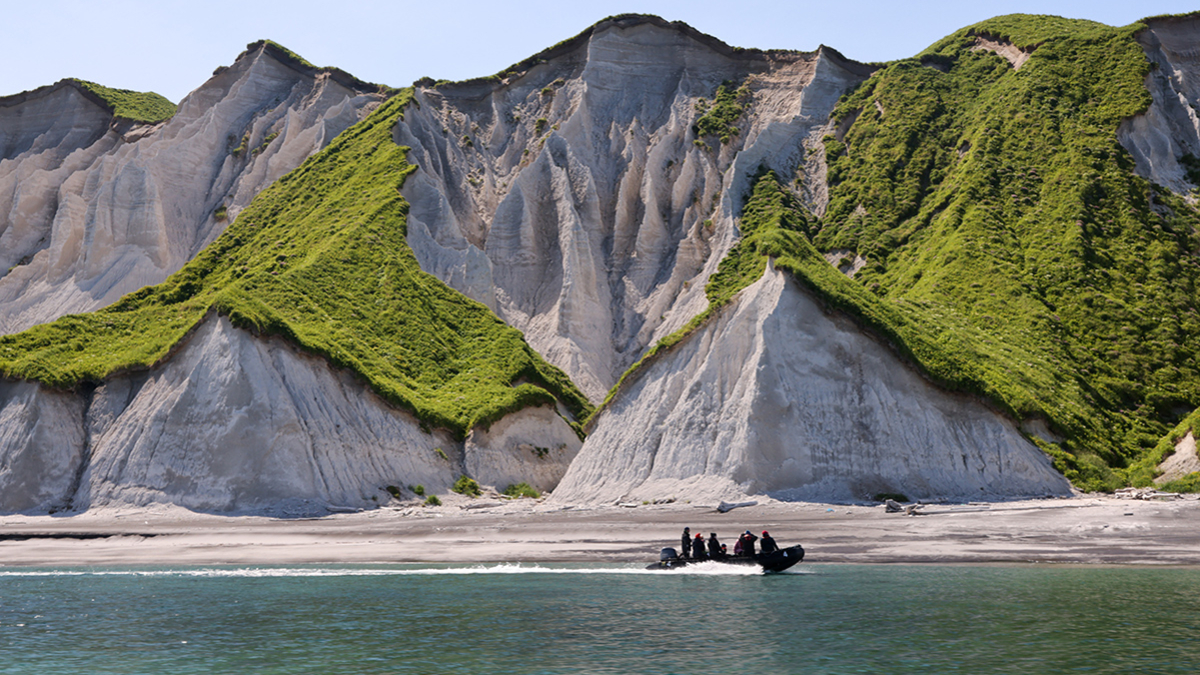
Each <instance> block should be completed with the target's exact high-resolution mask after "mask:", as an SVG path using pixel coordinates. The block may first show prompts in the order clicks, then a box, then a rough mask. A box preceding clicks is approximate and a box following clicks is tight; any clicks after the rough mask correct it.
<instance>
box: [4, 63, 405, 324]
mask: <svg viewBox="0 0 1200 675" xmlns="http://www.w3.org/2000/svg"><path fill="white" fill-rule="evenodd" d="M376 89H377V88H376V87H374V86H373V85H366V84H365V83H361V82H357V81H356V80H354V79H353V78H350V77H348V76H346V75H344V74H342V73H340V71H318V70H314V69H312V68H309V67H306V66H304V65H302V64H299V63H297V62H296V61H295V60H294V59H291V58H289V57H287V56H286V55H284V54H283V53H282V52H281V51H280V50H278V49H277V48H274V47H273V46H270V45H269V44H259V45H257V46H255V48H254V49H252V50H249V51H247V52H246V53H244V54H242V56H241V57H239V58H238V60H237V61H236V62H235V63H234V64H233V65H232V66H231V67H229V68H222V69H219V70H218V71H217V73H216V74H215V75H214V76H213V77H212V79H210V80H209V81H208V82H206V83H205V84H204V85H203V86H201V87H200V88H199V89H197V90H196V91H194V92H192V93H191V94H190V95H188V96H187V98H185V99H184V100H183V101H182V102H181V103H180V104H179V109H178V112H177V113H176V114H175V116H174V117H172V118H171V119H170V120H167V121H166V122H163V123H161V124H159V125H141V126H136V125H131V124H130V123H129V122H128V121H122V120H114V119H113V118H112V116H111V114H109V113H108V112H107V111H106V110H105V109H104V108H102V107H101V106H100V105H99V104H97V103H96V102H94V101H93V100H92V99H89V98H88V97H87V96H85V95H83V94H82V92H81V91H80V90H79V89H78V87H77V86H76V85H74V84H73V83H71V82H69V81H64V82H60V83H59V84H57V85H54V86H52V87H43V88H42V89H39V90H35V91H32V92H27V93H24V94H18V95H16V96H10V97H5V98H0V271H3V270H8V272H7V274H4V275H3V277H2V278H0V333H14V332H18V331H21V330H24V329H25V328H28V327H30V326H32V325H35V324H38V323H44V322H47V321H52V320H54V319H56V318H58V317H59V316H62V315H64V314H71V313H79V312H86V311H90V310H94V309H98V308H100V307H103V306H105V305H108V304H110V303H112V302H113V301H115V300H117V299H118V298H120V297H121V296H122V295H124V294H126V293H129V292H131V291H135V290H137V289H139V288H142V287H143V286H146V285H150V284H155V283H158V282H160V281H162V280H164V279H165V278H166V277H167V276H168V275H170V274H171V273H172V272H174V271H176V270H178V269H179V268H180V267H182V266H183V265H184V263H186V262H187V261H188V260H190V259H191V258H192V257H193V256H194V255H195V254H196V253H197V252H199V251H200V250H201V249H202V248H204V246H206V245H207V244H208V243H210V242H211V241H212V240H213V239H215V238H216V236H217V235H219V234H220V233H221V232H222V231H224V229H225V227H226V226H227V225H228V223H229V222H231V221H232V220H233V219H234V218H235V217H236V216H237V214H238V213H239V212H240V211H241V210H242V209H243V208H244V207H245V206H246V205H247V204H248V203H249V202H250V200H251V199H253V198H254V196H255V195H256V194H258V192H259V191H261V190H262V189H264V188H265V187H267V186H268V185H270V184H271V183H272V182H274V181H275V180H276V179H277V178H279V177H280V176H282V175H284V174H285V173H287V172H288V171H291V170H292V169H294V168H296V167H297V166H299V165H300V163H301V162H303V161H304V160H305V159H306V158H307V157H309V156H310V155H312V154H313V153H315V152H317V151H319V150H320V149H321V148H323V147H325V145H326V144H328V143H329V141H331V140H332V139H333V137H334V136H336V135H337V134H339V133H341V132H342V131H343V130H345V129H346V128H348V127H349V126H350V125H352V124H354V123H355V122H357V121H359V120H360V119H361V118H362V117H363V116H365V114H366V113H367V112H369V110H370V109H371V108H372V107H373V106H374V105H375V104H377V103H378V101H379V100H380V99H381V96H380V94H379V93H378V92H377V91H376ZM239 147H240V148H241V149H240V150H239ZM222 211H223V212H222Z"/></svg>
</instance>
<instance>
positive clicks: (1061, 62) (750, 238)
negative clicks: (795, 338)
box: [609, 16, 1200, 489]
mask: <svg viewBox="0 0 1200 675" xmlns="http://www.w3.org/2000/svg"><path fill="white" fill-rule="evenodd" d="M1138 28H1139V26H1137V25H1135V26H1130V27H1125V28H1111V27H1107V26H1103V25H1100V24H1094V23H1090V22H1081V21H1068V20H1063V19H1057V18H1053V17H1032V16H1010V17H1000V18H998V19H993V20H991V21H987V22H984V23H982V24H978V25H976V26H973V27H970V28H967V29H964V30H962V31H959V32H958V33H956V34H954V35H952V36H950V37H948V38H946V39H944V40H942V41H940V42H939V43H937V44H935V45H934V46H933V47H931V48H930V49H929V50H927V51H926V52H925V53H924V54H922V55H921V56H920V57H919V58H917V59H910V60H905V61H900V62H896V63H893V64H890V65H889V66H888V67H886V68H884V69H883V70H881V71H880V72H879V73H877V74H876V75H875V76H874V77H872V78H871V79H870V80H868V81H867V82H866V83H865V84H864V85H863V86H862V87H861V88H860V89H859V90H857V91H856V92H854V93H853V94H851V95H849V96H848V97H846V99H845V100H844V101H843V102H842V103H841V104H840V105H839V107H838V109H837V110H836V111H835V118H847V117H850V116H855V115H856V116H857V117H856V118H855V119H854V122H853V124H852V125H851V126H850V128H849V130H848V132H847V134H846V135H845V137H844V139H843V140H844V142H842V141H837V140H835V139H832V138H829V139H827V140H826V150H827V157H828V159H829V174H828V175H829V181H830V185H831V191H830V205H829V209H828V211H827V213H826V216H825V218H824V219H823V220H822V222H821V223H820V224H819V225H814V224H812V223H811V222H807V221H806V220H805V217H804V215H803V212H802V211H801V210H800V208H799V206H798V205H797V204H796V203H795V201H794V200H792V199H791V198H790V197H789V196H788V195H787V194H786V193H785V192H784V191H783V190H782V189H781V188H780V186H779V184H778V181H777V179H776V178H775V176H774V175H772V174H766V175H764V176H760V177H759V179H758V180H757V181H756V183H755V187H754V190H753V194H752V195H751V196H750V198H749V199H748V201H747V205H746V210H745V212H744V213H743V218H742V223H741V226H742V231H743V236H744V238H743V239H742V241H741V242H740V243H739V244H738V245H737V246H736V247H735V248H734V249H733V250H732V251H731V252H730V253H729V255H728V257H727V258H726V259H725V260H724V261H722V264H721V269H720V271H719V272H718V274H717V275H715V276H714V277H713V279H712V280H711V281H710V283H709V286H708V288H707V292H708V296H709V300H710V307H709V309H708V310H707V311H706V312H704V313H703V314H701V315H700V316H698V317H696V318H695V319H694V320H693V321H692V322H690V323H689V324H688V325H687V326H685V327H684V328H683V329H681V330H680V331H678V332H676V333H674V334H672V335H671V336H668V337H667V338H665V339H663V340H662V341H661V342H660V343H659V344H657V345H655V346H654V347H653V348H652V349H651V350H650V351H649V352H648V353H647V355H646V356H645V357H644V358H643V359H642V361H640V362H639V363H638V364H637V365H635V366H634V367H633V368H631V369H630V372H627V373H626V377H628V376H629V375H630V374H631V373H632V372H633V371H634V370H636V369H638V368H640V367H642V366H643V365H644V364H645V363H647V362H648V361H649V360H650V359H653V358H655V357H657V356H658V355H660V354H661V353H662V352H663V350H666V349H669V348H670V347H671V346H672V345H674V344H676V343H678V342H679V341H680V340H681V339H682V338H683V337H684V336H686V335H687V334H688V333H690V332H691V331H692V330H694V329H695V328H696V327H697V326H699V325H700V324H701V323H703V322H704V321H705V320H706V319H707V318H708V317H709V316H711V314H712V312H714V311H715V310H716V309H717V308H718V307H720V306H721V305H723V304H724V303H725V302H728V300H729V298H731V297H732V296H733V294H735V293H736V292H737V291H738V290H740V289H741V288H744V287H745V286H747V285H749V284H750V283H752V282H753V281H754V280H756V279H757V278H758V277H759V276H761V274H762V270H763V268H764V264H765V256H766V255H771V256H774V257H776V266H777V267H779V268H780V269H784V270H786V271H788V272H790V273H792V274H793V275H794V276H795V277H797V278H798V279H799V280H801V281H802V282H803V283H805V284H806V285H807V286H808V287H809V288H811V289H812V290H813V291H815V292H816V293H817V295H818V296H819V297H821V298H822V299H823V301H824V302H825V304H826V305H827V306H830V307H833V308H837V309H840V310H842V311H845V312H847V313H848V314H850V315H851V316H853V317H855V318H856V319H857V320H858V321H859V322H860V323H861V324H863V325H864V326H865V327H867V328H869V329H871V330H872V331H873V332H875V333H876V334H878V335H881V336H883V337H884V338H885V339H887V340H888V341H889V342H890V343H891V344H892V345H893V346H895V347H896V348H897V349H898V350H899V351H900V352H901V353H902V354H904V355H905V356H907V357H908V358H910V359H911V360H912V361H914V362H915V363H917V364H918V365H920V366H921V367H922V369H923V370H924V371H925V372H926V373H927V374H929V375H930V376H931V377H932V378H933V379H934V380H936V381H939V382H940V383H941V384H942V385H943V386H946V387H947V388H950V389H955V390H959V391H966V392H972V393H977V394H980V395H983V396H985V397H987V398H989V399H990V400H992V401H993V402H994V403H996V404H997V405H999V406H1000V407H1001V408H1003V409H1004V410H1005V411H1006V412H1007V413H1008V414H1010V415H1011V416H1013V417H1014V418H1017V419H1024V418H1029V417H1042V418H1044V419H1046V420H1047V421H1048V422H1049V424H1050V426H1051V427H1052V429H1053V430H1054V431H1056V432H1057V433H1059V434H1060V435H1062V436H1063V438H1064V440H1063V441H1062V442H1061V443H1046V442H1043V441H1040V440H1039V441H1037V442H1038V443H1039V445H1040V446H1041V447H1042V448H1043V449H1044V450H1046V451H1047V452H1049V453H1050V454H1051V455H1052V456H1053V457H1054V459H1055V464H1056V466H1057V467H1058V468H1059V470H1061V471H1063V472H1064V474H1065V475H1066V476H1067V477H1069V478H1070V479H1071V480H1072V481H1073V482H1075V484H1076V485H1079V486H1081V487H1083V488H1088V489H1111V488H1113V487H1117V486H1119V485H1121V484H1124V483H1125V482H1127V481H1128V482H1132V483H1134V484H1146V483H1148V482H1149V481H1150V480H1151V479H1152V478H1153V475H1154V470H1153V467H1154V465H1155V464H1156V463H1157V461H1156V460H1157V458H1158V457H1160V456H1161V454H1162V452H1158V451H1155V450H1152V448H1155V447H1159V445H1158V444H1159V439H1160V438H1162V437H1163V435H1164V434H1165V433H1166V432H1167V431H1168V430H1169V429H1170V428H1171V426H1173V424H1174V422H1175V421H1176V420H1177V419H1178V415H1179V411H1180V410H1181V409H1190V408H1193V407H1195V406H1197V405H1200V362H1198V355H1197V353H1196V350H1195V345H1196V344H1198V343H1200V340H1198V338H1200V317H1198V316H1197V313H1196V308H1197V307H1198V306H1200V295H1198V293H1197V287H1196V283H1197V280H1198V279H1200V264H1198V260H1197V256H1196V255H1195V251H1197V250H1200V236H1198V235H1197V225H1198V224H1200V218H1198V217H1197V214H1196V211H1195V210H1194V209H1192V208H1191V207H1189V206H1187V205H1186V204H1185V203H1184V202H1183V201H1182V200H1181V199H1179V198H1178V197H1176V196H1174V195H1173V194H1171V193H1169V192H1167V191H1166V190H1163V189H1160V188H1157V187H1155V186H1152V185H1150V184H1149V183H1147V182H1146V181H1145V180H1143V179H1141V178H1139V177H1137V176H1136V175H1135V174H1134V173H1133V166H1132V162H1131V160H1130V158H1129V156H1128V154H1127V153H1126V152H1125V151H1124V149H1123V148H1121V146H1120V145H1119V143H1118V142H1117V137H1116V132H1117V128H1118V126H1119V124H1120V123H1121V121H1122V120H1123V119H1125V118H1127V117H1129V116H1132V115H1134V114H1137V113H1138V112H1140V111H1142V110H1144V109H1145V108H1146V106H1147V105H1148V104H1149V95H1148V93H1147V92H1146V90H1145V88H1144V86H1143V84H1142V82H1143V79H1144V77H1145V75H1146V73H1147V70H1148V65H1147V62H1146V60H1145V57H1144V54H1143V52H1142V50H1141V48H1140V47H1139V46H1138V45H1137V43H1136V42H1135V41H1134V40H1133V34H1134V32H1135V31H1136V30H1137V29H1138ZM976 34H988V35H990V36H993V37H998V38H1004V39H1008V40H1011V41H1012V42H1013V43H1015V44H1017V45H1019V46H1034V45H1036V46H1037V48H1036V52H1035V54H1034V56H1033V57H1032V58H1031V59H1030V60H1029V61H1028V62H1027V63H1026V64H1025V65H1024V66H1023V67H1022V68H1021V70H1020V71H1014V70H1013V69H1012V67H1011V66H1010V65H1009V64H1008V62H1007V61H1005V60H1003V59H1002V58H1001V57H999V56H996V55H994V54H991V53H990V52H980V51H972V50H971V47H972V46H973V45H974V43H975V37H974V36H975V35H976ZM934 66H937V67H936V68H935V67H934ZM943 70H944V71H945V72H943ZM876 102H878V103H879V106H878V107H877V106H876ZM880 107H882V112H880V110H879V108H880ZM810 229H811V230H813V231H814V232H815V236H813V237H812V241H811V242H810V239H809V238H808V237H807V236H806V234H808V233H809V231H810ZM813 243H815V244H816V245H817V246H816V247H814V246H813ZM818 248H820V249H823V250H831V249H838V248H849V249H853V250H855V251H857V252H859V253H861V254H862V255H864V256H866V257H867V259H868V260H869V261H870V264H869V265H868V266H867V267H866V268H865V269H863V270H862V271H860V272H859V273H858V274H857V275H856V278H855V280H854V281H851V280H849V279H847V278H845V277H844V276H843V275H841V274H840V273H838V272H837V271H836V270H834V269H833V268H832V267H831V266H829V265H828V263H826V262H825V261H824V259H823V258H822V256H821V255H820V254H819V252H818V250H817V249H818ZM625 379H626V378H625V377H623V378H622V382H623V381H625ZM620 386H621V384H620V383H618V385H617V387H618V388H619V387H620ZM616 390H617V389H616V388H614V391H613V392H611V393H610V395H609V398H610V399H611V397H612V395H613V393H615V391H616ZM1193 417H1195V415H1193ZM1177 431H1178V430H1177ZM1184 433H1186V431H1185V432H1184ZM1178 435H1182V434H1178ZM1163 443H1166V441H1165V440H1164V441H1163Z"/></svg>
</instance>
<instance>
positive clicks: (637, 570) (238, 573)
mask: <svg viewBox="0 0 1200 675" xmlns="http://www.w3.org/2000/svg"><path fill="white" fill-rule="evenodd" d="M792 573H801V574H803V572H792ZM488 574H492V575H499V574H551V575H553V574H558V575H562V574H607V575H632V576H644V575H661V574H663V572H662V571H659V570H647V569H644V568H641V567H626V566H623V565H620V564H613V565H612V566H603V567H597V566H571V565H568V564H564V565H561V566H557V565H556V566H552V567H551V566H546V565H541V564H536V563H524V564H522V563H498V564H491V565H471V566H465V567H464V566H446V567H361V568H360V567H239V568H224V567H203V568H185V569H86V570H85V569H28V570H0V579H4V578H14V577H17V578H19V577H74V576H77V577H84V576H97V577H99V576H128V577H175V578H183V577H189V578H191V577H200V578H286V577H392V576H468V575H488ZM670 575H671V576H680V575H686V576H714V577H716V576H720V577H753V576H762V575H763V571H762V570H761V569H759V568H758V567H748V566H733V565H722V564H720V563H714V562H706V563H699V564H695V565H689V566H687V567H685V568H680V569H676V570H672V571H671V572H670Z"/></svg>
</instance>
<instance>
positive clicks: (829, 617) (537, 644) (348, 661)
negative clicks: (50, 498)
mask: <svg viewBox="0 0 1200 675" xmlns="http://www.w3.org/2000/svg"><path fill="white" fill-rule="evenodd" d="M804 568H805V569H802V570H800V571H798V572H796V573H785V574H778V575H766V576H763V575H759V574H751V573H748V572H749V571H748V570H732V569H722V570H697V571H691V572H689V571H684V572H665V573H664V572H653V573H651V572H645V571H642V570H639V569H637V568H636V567H630V566H617V565H612V566H596V565H592V566H584V565H573V566H572V565H558V566H530V565H525V566H486V567H470V566H449V567H435V568H431V567H429V566H425V567H416V566H373V567H295V568H251V569H236V568H204V569H169V570H168V569H164V570H131V569H110V570H99V569H88V570H83V569H79V570H46V569H14V568H0V673H72V674H78V673H171V674H182V673H251V672H253V673H459V674H461V673H489V674H491V673H522V674H524V673H546V674H549V673H654V674H655V675H666V674H669V673H734V672H736V673H805V674H820V673H879V674H885V675H901V674H905V673H914V674H918V673H919V674H920V675H937V674H944V673H971V674H980V673H1087V674H1102V673H1121V674H1123V675H1126V674H1130V673H1189V674H1192V673H1196V672H1198V671H1200V570H1190V569H1135V568H1061V567H1040V566H1029V567H967V566H962V567H937V566H851V565H845V566H840V565H839V566H833V565H822V566H807V565H806V566H804Z"/></svg>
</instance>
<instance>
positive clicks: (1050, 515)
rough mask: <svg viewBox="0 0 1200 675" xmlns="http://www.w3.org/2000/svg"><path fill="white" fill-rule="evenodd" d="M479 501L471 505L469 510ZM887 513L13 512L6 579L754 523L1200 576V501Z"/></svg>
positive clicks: (606, 550)
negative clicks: (56, 571) (50, 570)
mask: <svg viewBox="0 0 1200 675" xmlns="http://www.w3.org/2000/svg"><path fill="white" fill-rule="evenodd" d="M464 507H470V508H464ZM923 510H924V514H922V515H918V516H909V515H905V514H903V513H886V512H885V509H884V507H883V506H856V505H840V504H814V503H794V502H775V501H766V502H764V503H760V504H758V505H756V506H749V507H742V508H738V509H735V510H733V511H730V512H728V513H718V512H717V511H716V505H715V504H712V505H709V504H695V505H692V504H680V503H675V504H664V505H640V506H638V507H636V508H623V507H619V506H603V507H584V506H575V507H570V506H565V507H564V506H558V505H554V504H545V503H540V502H535V501H533V500H528V499H523V500H516V501H511V502H500V501H494V500H487V499H480V500H473V501H471V500H466V499H465V498H463V499H462V500H459V501H455V502H454V503H450V504H447V505H445V506H441V507H435V508H421V507H400V508H396V507H384V508H380V509H375V510H371V511H361V512H355V513H334V514H330V515H328V516H325V517H320V518H296V519H279V518H270V517H264V516H256V515H212V514H203V513H195V512H192V511H188V510H186V509H183V508H180V507H175V506H167V505H155V506H151V507H145V508H112V509H101V510H93V511H89V512H86V513H82V514H77V515H71V516H57V515H53V516H45V515H42V516H22V515H9V516H0V571H4V570H11V569H14V568H29V567H73V568H78V567H90V566H148V565H154V566H194V565H254V566H272V565H289V564H400V563H416V564H421V563H458V564H462V563H468V564H497V563H579V562H597V563H642V562H644V563H647V564H648V563H650V562H653V561H655V560H657V559H658V552H659V549H660V548H663V547H667V546H671V547H676V546H678V544H679V534H680V532H681V531H682V529H683V527H685V526H687V527H690V528H691V529H692V532H693V534H695V533H701V534H704V535H705V536H707V535H708V533H709V532H717V534H718V536H719V537H720V538H721V540H722V541H724V542H726V543H728V544H730V545H732V543H733V542H734V540H735V539H736V538H737V534H738V533H740V532H742V531H745V530H747V529H749V530H751V531H753V532H755V534H758V533H759V532H761V530H764V529H766V530H770V531H771V533H772V536H774V537H775V538H776V540H778V541H779V543H780V545H781V546H786V545H790V544H794V543H799V544H802V545H803V546H804V548H805V552H806V555H805V560H804V564H821V563H863V564H927V563H934V564H978V565H1009V564H1039V563H1040V564H1056V565H1088V566H1092V565H1120V566H1148V567H1187V566H1200V527H1197V525H1198V524H1200V499H1195V498H1187V499H1179V500H1174V501H1139V500H1129V499H1117V498H1114V497H1111V496H1084V497H1074V498H1069V499H1045V500H1029V501H1014V502H993V503H988V504H971V505H968V504H944V505H937V504H931V505H928V506H926V507H924V509H923Z"/></svg>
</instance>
